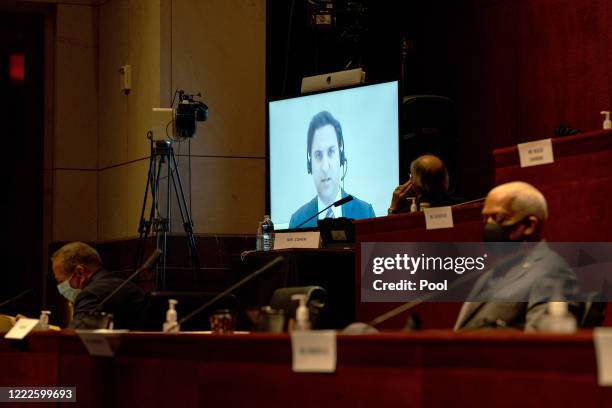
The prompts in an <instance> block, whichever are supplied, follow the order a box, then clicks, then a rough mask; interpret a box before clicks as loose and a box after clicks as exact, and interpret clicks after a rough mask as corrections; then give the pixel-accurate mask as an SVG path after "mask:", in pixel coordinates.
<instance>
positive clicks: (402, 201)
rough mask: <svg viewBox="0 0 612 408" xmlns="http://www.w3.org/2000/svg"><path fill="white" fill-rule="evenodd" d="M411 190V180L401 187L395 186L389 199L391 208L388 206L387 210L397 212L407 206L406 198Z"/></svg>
mask: <svg viewBox="0 0 612 408" xmlns="http://www.w3.org/2000/svg"><path fill="white" fill-rule="evenodd" d="M411 189H412V180H408V181H407V182H405V183H404V184H402V185H399V186H397V188H396V189H395V190H393V198H392V199H391V206H389V210H392V211H399V210H401V209H403V208H405V207H407V206H408V205H409V203H408V201H407V200H406V198H407V197H408V194H409V193H410V190H411Z"/></svg>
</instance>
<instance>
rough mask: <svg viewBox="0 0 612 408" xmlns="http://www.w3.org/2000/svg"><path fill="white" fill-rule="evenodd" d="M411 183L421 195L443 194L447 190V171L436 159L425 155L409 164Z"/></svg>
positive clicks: (430, 155)
mask: <svg viewBox="0 0 612 408" xmlns="http://www.w3.org/2000/svg"><path fill="white" fill-rule="evenodd" d="M410 175H411V178H412V181H413V183H414V184H415V185H416V186H417V187H418V188H420V189H421V190H422V191H423V193H429V194H432V193H445V192H446V191H447V190H448V170H446V166H445V165H444V163H443V162H442V160H440V159H439V158H438V157H436V156H434V155H432V154H425V155H423V156H419V157H417V158H416V159H415V160H413V161H412V163H410Z"/></svg>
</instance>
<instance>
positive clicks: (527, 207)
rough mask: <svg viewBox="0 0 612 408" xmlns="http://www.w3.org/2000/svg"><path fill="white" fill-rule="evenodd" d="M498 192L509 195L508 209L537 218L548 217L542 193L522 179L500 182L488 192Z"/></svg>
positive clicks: (544, 218) (543, 219)
mask: <svg viewBox="0 0 612 408" xmlns="http://www.w3.org/2000/svg"><path fill="white" fill-rule="evenodd" d="M493 192H499V193H503V194H507V195H509V196H510V197H511V201H510V209H511V210H512V211H513V212H515V213H523V214H524V215H534V216H536V217H537V218H538V219H539V220H542V221H545V220H546V219H547V218H548V205H547V204H546V198H545V197H544V195H543V194H542V193H541V192H540V190H538V189H537V188H535V187H534V186H532V185H531V184H529V183H525V182H524V181H512V182H510V183H505V184H500V185H499V186H497V187H495V188H493V189H492V190H491V191H490V192H489V194H491V193H493Z"/></svg>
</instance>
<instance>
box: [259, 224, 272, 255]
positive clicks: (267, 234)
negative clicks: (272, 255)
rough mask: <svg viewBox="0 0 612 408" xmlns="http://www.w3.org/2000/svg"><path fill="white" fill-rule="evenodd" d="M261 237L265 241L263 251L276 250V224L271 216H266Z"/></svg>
mask: <svg viewBox="0 0 612 408" xmlns="http://www.w3.org/2000/svg"><path fill="white" fill-rule="evenodd" d="M261 235H262V241H263V250H264V251H271V250H272V249H274V224H273V223H272V220H271V219H270V216H269V215H265V216H264V220H263V222H262V223H261Z"/></svg>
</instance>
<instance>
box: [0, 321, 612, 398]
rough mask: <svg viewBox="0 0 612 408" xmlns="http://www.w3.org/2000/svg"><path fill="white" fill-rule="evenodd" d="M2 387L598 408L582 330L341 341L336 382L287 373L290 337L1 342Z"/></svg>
mask: <svg viewBox="0 0 612 408" xmlns="http://www.w3.org/2000/svg"><path fill="white" fill-rule="evenodd" d="M0 363H2V366H3V370H2V371H0V386H26V385H29V386H36V385H47V386H50V385H63V386H76V387H77V400H78V401H79V404H81V405H84V406H109V404H110V405H112V406H123V405H125V406H130V405H131V406H147V405H153V406H166V405H175V404H176V402H177V401H181V402H183V403H184V404H185V405H186V406H191V405H199V406H202V405H211V404H212V405H216V404H223V405H225V406H246V405H249V406H261V405H273V406H276V405H287V406H313V405H315V404H317V405H326V406H330V405H337V406H344V405H349V404H351V405H358V406H373V405H376V406H410V407H412V406H414V407H420V406H434V407H435V406H446V407H448V406H456V405H457V402H458V401H461V402H462V404H461V405H463V406H483V407H484V406H487V407H489V406H508V407H510V406H512V407H516V406H553V405H554V406H578V405H582V406H585V407H586V406H599V407H605V406H610V404H612V388H610V387H608V388H604V387H598V386H597V374H596V361H595V351H594V346H593V340H592V334H591V332H590V331H584V332H580V333H578V334H576V335H572V336H555V335H546V334H529V335H527V334H523V333H520V332H514V331H488V332H478V333H453V332H450V331H424V332H414V333H400V332H388V333H381V334H376V335H365V336H347V335H338V365H337V370H336V372H335V373H334V374H295V373H293V372H292V371H291V341H290V338H289V336H288V335H286V334H284V335H270V334H246V335H229V336H218V335H205V334H189V333H180V334H161V333H127V334H124V335H122V336H121V338H120V341H119V344H118V347H117V349H116V354H115V357H113V358H100V357H90V356H89V355H88V354H87V352H86V350H85V348H84V347H83V345H82V344H81V342H80V340H79V338H78V337H77V336H76V335H75V334H74V332H71V331H64V332H59V333H40V334H39V333H36V334H33V335H31V336H30V337H28V338H27V339H26V340H25V341H22V342H10V341H7V340H1V341H0Z"/></svg>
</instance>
